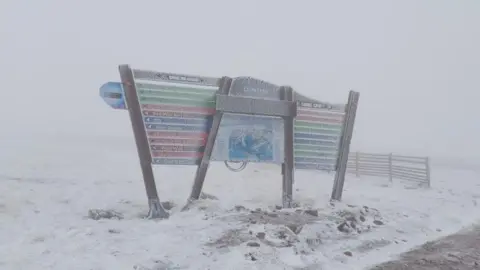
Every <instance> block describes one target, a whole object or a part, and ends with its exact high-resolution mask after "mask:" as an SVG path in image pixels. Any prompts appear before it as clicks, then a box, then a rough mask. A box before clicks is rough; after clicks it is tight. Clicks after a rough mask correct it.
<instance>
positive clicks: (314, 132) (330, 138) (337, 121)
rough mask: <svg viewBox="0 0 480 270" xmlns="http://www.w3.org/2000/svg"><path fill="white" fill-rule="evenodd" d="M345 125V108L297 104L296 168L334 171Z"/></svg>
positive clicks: (322, 104)
mask: <svg viewBox="0 0 480 270" xmlns="http://www.w3.org/2000/svg"><path fill="white" fill-rule="evenodd" d="M344 122H345V106H343V105H330V104H326V103H320V102H318V103H316V102H302V101H298V102H297V117H296V119H295V123H294V156H295V168H296V169H310V170H325V171H335V170H336V165H337V159H338V156H339V144H340V139H341V136H342V129H343V126H344Z"/></svg>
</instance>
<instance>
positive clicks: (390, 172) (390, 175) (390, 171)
mask: <svg viewBox="0 0 480 270" xmlns="http://www.w3.org/2000/svg"><path fill="white" fill-rule="evenodd" d="M388 180H390V183H392V182H393V154H392V153H390V154H389V155H388Z"/></svg>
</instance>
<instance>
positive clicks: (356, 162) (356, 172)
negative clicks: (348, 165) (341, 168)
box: [355, 152, 360, 177]
mask: <svg viewBox="0 0 480 270" xmlns="http://www.w3.org/2000/svg"><path fill="white" fill-rule="evenodd" d="M359 160H360V152H355V176H357V177H360V168H359V167H360V164H359V163H360V162H359Z"/></svg>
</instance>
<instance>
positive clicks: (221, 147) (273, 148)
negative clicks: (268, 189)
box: [212, 77, 284, 164]
mask: <svg viewBox="0 0 480 270" xmlns="http://www.w3.org/2000/svg"><path fill="white" fill-rule="evenodd" d="M279 89H280V88H279V87H278V86H276V85H274V84H271V83H268V82H265V81H262V80H258V79H255V78H251V77H237V78H234V79H233V81H232V85H231V87H230V91H229V95H231V96H240V97H253V98H258V99H267V100H281V96H280V91H279ZM283 128H284V124H283V119H282V118H280V117H273V116H258V115H245V114H231V113H225V114H224V115H223V117H222V121H221V123H220V128H219V130H218V134H217V139H216V141H215V147H214V149H213V155H212V160H217V161H249V162H268V163H277V164H280V163H282V162H283V157H284V153H283V140H284V135H283Z"/></svg>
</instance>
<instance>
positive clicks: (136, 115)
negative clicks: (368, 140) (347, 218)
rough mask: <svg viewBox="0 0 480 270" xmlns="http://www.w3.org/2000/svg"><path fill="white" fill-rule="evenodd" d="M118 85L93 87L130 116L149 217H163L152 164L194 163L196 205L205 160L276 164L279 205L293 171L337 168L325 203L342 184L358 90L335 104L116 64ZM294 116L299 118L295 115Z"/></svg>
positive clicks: (286, 91)
mask: <svg viewBox="0 0 480 270" xmlns="http://www.w3.org/2000/svg"><path fill="white" fill-rule="evenodd" d="M119 71H120V77H121V83H118V82H108V83H106V84H104V85H103V86H102V87H101V88H100V95H101V96H102V98H103V99H104V101H105V102H106V103H107V104H109V105H110V106H111V107H112V108H115V109H127V110H128V112H129V115H130V119H131V123H132V128H133V132H134V137H135V142H136V146H137V151H138V156H139V159H140V165H141V169H142V174H143V179H144V182H145V189H146V193H147V197H148V202H149V214H148V217H149V218H167V217H168V212H167V211H166V210H165V209H164V208H163V207H162V205H161V203H160V199H159V196H158V192H157V189H156V184H155V178H154V175H153V169H152V164H153V165H193V166H197V172H196V175H195V180H194V184H193V187H192V191H191V194H190V196H189V198H188V203H187V208H188V205H189V203H190V202H191V201H194V200H198V199H199V197H200V194H201V191H202V187H203V183H204V181H205V178H206V175H207V170H208V167H209V164H210V161H212V160H213V161H223V162H226V161H230V162H264V163H275V164H279V165H281V172H282V203H283V207H285V208H288V207H292V196H293V194H292V193H293V180H294V169H295V168H297V169H305V170H320V171H336V175H335V183H334V188H333V191H332V199H334V200H340V199H341V195H342V190H343V182H344V180H345V171H346V164H347V158H348V152H349V145H350V140H351V137H352V132H353V124H354V121H355V112H356V108H357V103H358V95H359V94H358V93H356V92H354V91H351V92H350V95H349V101H348V104H346V105H343V104H342V105H334V104H329V103H324V102H320V101H317V100H314V99H310V98H307V97H305V96H302V95H300V94H298V93H295V92H294V91H293V89H292V88H291V87H289V86H277V85H274V84H271V83H268V82H265V81H262V80H259V79H255V78H251V77H237V78H229V77H222V78H214V77H204V76H195V75H185V74H173V73H165V72H156V71H147V70H137V69H131V68H130V67H129V66H128V65H121V66H119ZM297 113H298V116H297Z"/></svg>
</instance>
